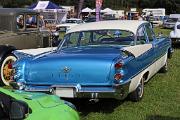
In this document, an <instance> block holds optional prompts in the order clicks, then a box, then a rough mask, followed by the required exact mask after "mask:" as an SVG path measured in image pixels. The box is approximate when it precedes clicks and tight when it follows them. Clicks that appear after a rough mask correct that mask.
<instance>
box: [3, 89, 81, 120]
mask: <svg viewBox="0 0 180 120" xmlns="http://www.w3.org/2000/svg"><path fill="white" fill-rule="evenodd" d="M0 92H1V93H4V94H6V95H9V96H11V97H12V98H14V99H16V100H20V101H24V102H25V103H27V104H28V106H29V108H30V109H31V111H32V112H31V113H29V114H28V115H26V118H25V120H42V119H44V120H79V115H78V113H77V112H76V110H75V109H73V108H72V107H70V105H67V104H66V102H65V101H63V100H61V99H60V98H59V97H58V96H55V95H47V94H45V93H35V92H24V91H19V90H10V89H4V88H0Z"/></svg>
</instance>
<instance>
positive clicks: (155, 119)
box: [146, 115, 180, 120]
mask: <svg viewBox="0 0 180 120" xmlns="http://www.w3.org/2000/svg"><path fill="white" fill-rule="evenodd" d="M146 120H180V117H169V116H160V115H152V116H148V117H147V119H146Z"/></svg>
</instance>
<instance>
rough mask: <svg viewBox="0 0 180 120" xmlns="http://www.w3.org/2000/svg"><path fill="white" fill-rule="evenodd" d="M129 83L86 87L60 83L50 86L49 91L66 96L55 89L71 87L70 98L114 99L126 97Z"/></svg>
mask: <svg viewBox="0 0 180 120" xmlns="http://www.w3.org/2000/svg"><path fill="white" fill-rule="evenodd" d="M129 85H130V83H126V84H123V85H119V84H118V85H115V86H106V87H100V86H91V87H89V86H87V87H82V86H81V87H78V85H77V86H64V85H63V86H61V85H53V86H51V90H50V91H51V92H52V93H53V94H55V95H58V96H60V97H67V96H64V95H62V94H58V92H57V90H58V89H59V88H61V89H63V88H72V89H73V97H70V98H90V99H97V98H115V99H120V100H122V99H124V98H125V97H127V95H128V93H129Z"/></svg>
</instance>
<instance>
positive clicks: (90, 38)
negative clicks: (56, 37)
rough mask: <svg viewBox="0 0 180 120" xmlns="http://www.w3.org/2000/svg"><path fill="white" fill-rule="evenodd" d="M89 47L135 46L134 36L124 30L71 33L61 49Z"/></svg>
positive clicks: (66, 37)
mask: <svg viewBox="0 0 180 120" xmlns="http://www.w3.org/2000/svg"><path fill="white" fill-rule="evenodd" d="M89 45H95V46H100V45H103V46H104V45H106V46H107V45H113V46H115V45H123V46H129V45H134V34H133V33H132V32H129V31H124V30H92V31H81V32H74V33H69V34H67V35H66V36H65V38H64V41H63V42H62V44H61V45H60V48H61V47H63V48H69V47H81V46H89Z"/></svg>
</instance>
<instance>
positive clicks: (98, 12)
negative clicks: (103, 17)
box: [96, 0, 103, 21]
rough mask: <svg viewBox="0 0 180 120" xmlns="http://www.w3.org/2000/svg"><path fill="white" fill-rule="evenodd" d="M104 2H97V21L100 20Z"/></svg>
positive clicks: (100, 0)
mask: <svg viewBox="0 0 180 120" xmlns="http://www.w3.org/2000/svg"><path fill="white" fill-rule="evenodd" d="M102 2H103V0H96V21H99V20H100V12H101V7H102Z"/></svg>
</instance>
